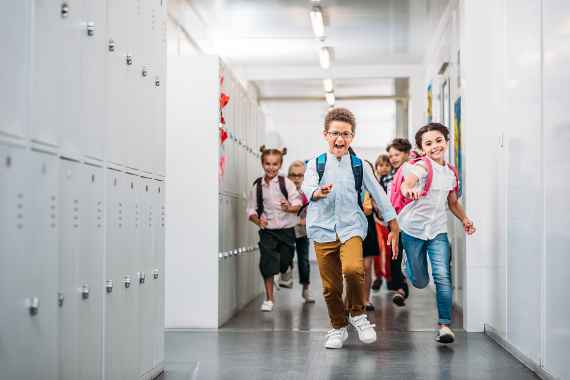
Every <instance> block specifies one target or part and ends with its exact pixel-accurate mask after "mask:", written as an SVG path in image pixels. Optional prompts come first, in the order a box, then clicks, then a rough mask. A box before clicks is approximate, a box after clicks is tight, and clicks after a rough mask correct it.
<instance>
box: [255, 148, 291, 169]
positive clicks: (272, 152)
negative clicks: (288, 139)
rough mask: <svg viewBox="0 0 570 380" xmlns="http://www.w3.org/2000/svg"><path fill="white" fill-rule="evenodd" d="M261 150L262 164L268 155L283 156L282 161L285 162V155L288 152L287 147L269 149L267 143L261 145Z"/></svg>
mask: <svg viewBox="0 0 570 380" xmlns="http://www.w3.org/2000/svg"><path fill="white" fill-rule="evenodd" d="M259 151H260V152H261V164H262V165H263V160H265V157H267V156H273V155H275V156H279V157H280V158H281V163H283V156H284V155H286V154H287V148H282V149H268V148H266V147H265V145H262V146H260V147H259Z"/></svg>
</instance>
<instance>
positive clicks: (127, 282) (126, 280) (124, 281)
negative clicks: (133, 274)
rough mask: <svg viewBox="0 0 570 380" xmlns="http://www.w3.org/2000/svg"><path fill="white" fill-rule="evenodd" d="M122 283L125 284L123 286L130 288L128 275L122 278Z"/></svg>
mask: <svg viewBox="0 0 570 380" xmlns="http://www.w3.org/2000/svg"><path fill="white" fill-rule="evenodd" d="M123 284H124V285H125V288H130V287H131V278H130V277H129V276H125V277H124V278H123Z"/></svg>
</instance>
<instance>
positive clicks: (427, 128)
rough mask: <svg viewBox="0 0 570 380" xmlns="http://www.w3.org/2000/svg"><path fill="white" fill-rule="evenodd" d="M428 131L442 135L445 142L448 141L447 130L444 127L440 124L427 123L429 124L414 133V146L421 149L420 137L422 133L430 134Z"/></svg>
mask: <svg viewBox="0 0 570 380" xmlns="http://www.w3.org/2000/svg"><path fill="white" fill-rule="evenodd" d="M430 131H438V132H440V133H441V134H442V135H443V137H444V138H445V141H449V129H447V127H446V126H445V125H443V124H440V123H429V124H427V125H424V126H423V127H421V128H420V129H419V130H418V131H417V132H416V146H417V147H418V148H420V149H422V137H423V135H424V133H426V132H430Z"/></svg>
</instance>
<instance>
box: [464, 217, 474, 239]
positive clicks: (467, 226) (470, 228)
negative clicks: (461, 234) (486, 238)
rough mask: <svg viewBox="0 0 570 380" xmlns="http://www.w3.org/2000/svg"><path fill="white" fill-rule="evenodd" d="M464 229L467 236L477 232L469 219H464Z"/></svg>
mask: <svg viewBox="0 0 570 380" xmlns="http://www.w3.org/2000/svg"><path fill="white" fill-rule="evenodd" d="M463 229H464V230H465V233H466V234H467V235H473V234H474V233H475V232H476V231H477V229H476V228H475V225H474V224H473V222H472V221H471V220H470V219H469V218H465V219H463Z"/></svg>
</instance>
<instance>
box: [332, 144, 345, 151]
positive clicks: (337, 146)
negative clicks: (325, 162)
mask: <svg viewBox="0 0 570 380" xmlns="http://www.w3.org/2000/svg"><path fill="white" fill-rule="evenodd" d="M334 148H335V149H338V150H342V149H344V148H346V145H345V144H334Z"/></svg>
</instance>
